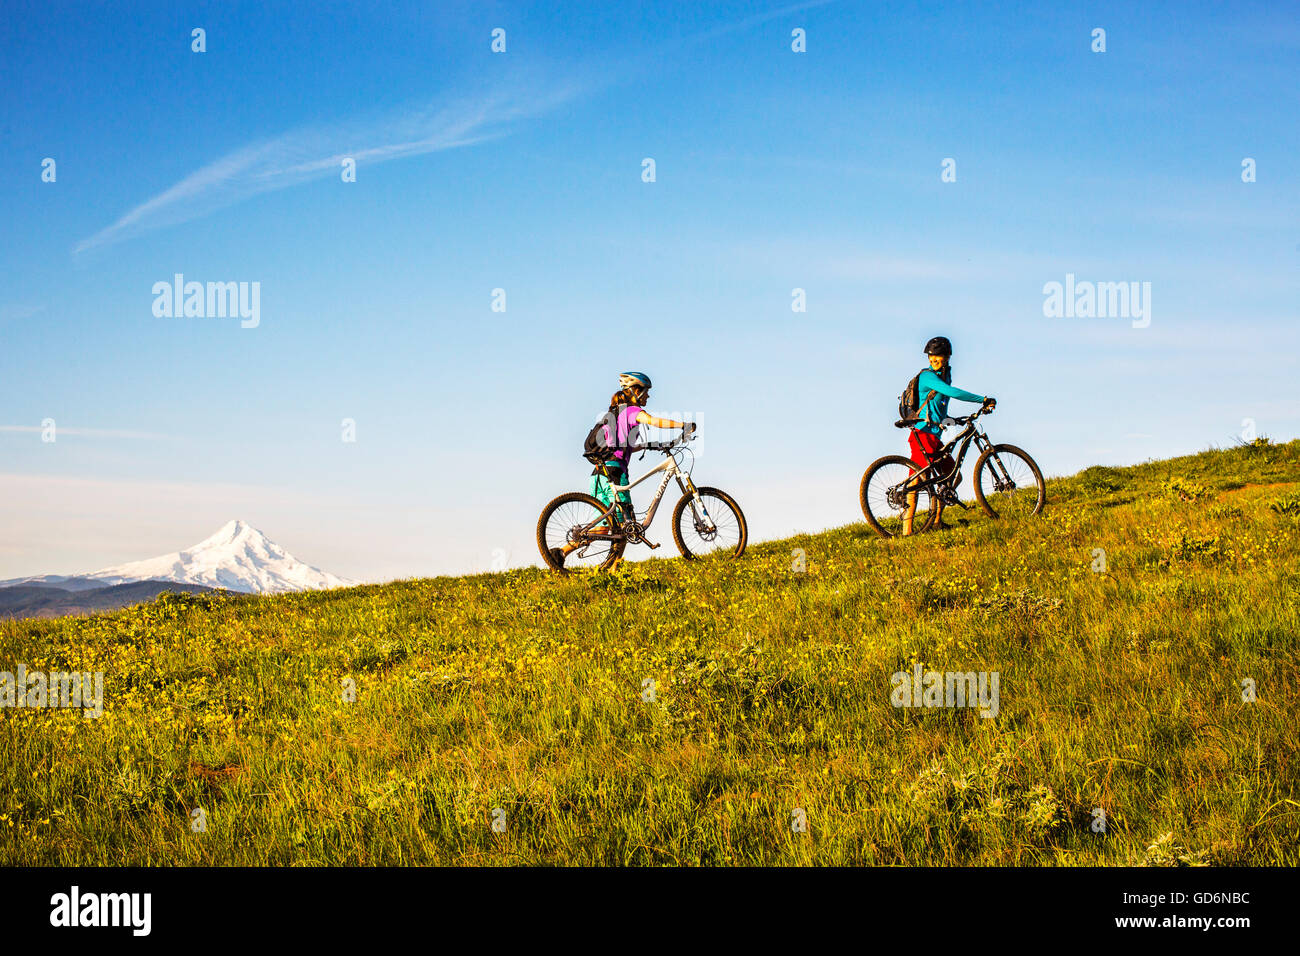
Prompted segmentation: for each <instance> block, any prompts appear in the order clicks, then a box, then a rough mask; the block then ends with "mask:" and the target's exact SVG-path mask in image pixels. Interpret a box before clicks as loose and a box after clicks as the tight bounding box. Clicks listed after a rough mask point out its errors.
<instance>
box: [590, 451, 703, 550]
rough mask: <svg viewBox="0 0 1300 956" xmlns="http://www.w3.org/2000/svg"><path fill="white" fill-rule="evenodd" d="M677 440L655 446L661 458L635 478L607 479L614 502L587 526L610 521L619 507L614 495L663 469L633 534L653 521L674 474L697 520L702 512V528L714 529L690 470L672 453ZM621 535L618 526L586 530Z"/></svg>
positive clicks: (598, 536)
mask: <svg viewBox="0 0 1300 956" xmlns="http://www.w3.org/2000/svg"><path fill="white" fill-rule="evenodd" d="M678 444H679V443H678V442H673V443H671V444H670V445H669V446H668V447H667V448H658V449H656V450H657V451H662V452H663V453H664V460H663V461H661V462H660V463H659V464H657V465H655V466H654V467H653V468H651V469H650V470H649V471H647V472H646V473H645V474H644V475H642V476H641V477H640V478H638V479H637V480H636V481H630V482H628V483H627V484H626V485H616V484H614V483H613V482H611V483H610V487H611V488H612V489H613V491H614V502H613V503H612V504H611V505H610V506H609V507H607V508H606V509H605V511H604V513H602V514H601V516H600V517H599V518H597V519H596V520H595V521H592V522H591V525H590V526H594V525H597V524H601V523H604V522H610V521H611V519H613V518H614V517H615V512H616V511H618V510H619V504H618V495H620V494H622V493H624V492H631V490H632V489H633V488H635V487H636V486H637V485H639V484H641V483H642V482H643V481H648V480H649V479H650V476H651V475H655V474H658V473H659V472H663V478H661V479H660V480H659V487H658V488H656V489H655V493H654V497H653V499H652V500H651V502H650V508H649V509H648V510H647V511H646V513H645V520H644V521H641V522H638V525H639V528H640V530H639V532H637V533H636V535H635V537H637V538H639V537H641V535H642V534H643V533H644V532H645V530H646V529H647V528H649V527H650V523H651V522H652V521H654V519H655V514H656V513H657V512H658V510H659V503H660V502H661V501H663V497H664V492H665V491H667V490H668V482H670V481H672V480H673V479H674V478H676V479H677V486H678V487H679V488H681V490H682V494H683V495H684V496H686V497H689V498H692V499H693V501H692V502H691V507H692V509H694V511H695V517H696V520H697V521H698V520H699V518H700V516H701V515H703V516H704V521H705V525H704V526H705V528H706V529H707V530H708V531H716V530H717V526H716V525H715V524H714V523H713V519H712V518H710V517H709V513H708V510H707V509H706V508H705V507H704V502H703V501H702V500H701V499H700V493H699V492H698V491H696V490H695V482H693V481H691V474H690V472H689V471H683V470H682V467H681V466H680V465H678V464H677V459H676V457H674V456H673V454H672V450H673V448H675V447H677V446H678ZM590 526H589V527H590ZM625 537H628V534H627V532H625V531H622V530H619V531H592V532H589V533H588V534H587V538H589V539H592V540H596V539H605V540H618V539H619V538H625Z"/></svg>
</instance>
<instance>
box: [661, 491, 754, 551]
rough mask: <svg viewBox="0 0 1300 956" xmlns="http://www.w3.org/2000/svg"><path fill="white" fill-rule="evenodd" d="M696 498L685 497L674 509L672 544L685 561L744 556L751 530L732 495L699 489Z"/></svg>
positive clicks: (683, 496)
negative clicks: (673, 542) (708, 557)
mask: <svg viewBox="0 0 1300 956" xmlns="http://www.w3.org/2000/svg"><path fill="white" fill-rule="evenodd" d="M695 490H696V491H697V492H699V495H700V500H699V501H698V502H697V501H696V500H695V496H694V495H682V496H681V498H679V499H678V500H677V506H676V507H675V508H673V541H675V542H676V543H677V550H678V551H680V552H681V553H682V557H683V558H687V559H690V558H700V557H704V556H705V555H709V554H728V555H730V556H731V557H733V558H738V557H740V556H741V555H742V554H744V553H745V545H746V544H747V543H748V541H749V528H748V527H747V526H746V524H745V515H744V513H743V512H742V511H741V510H740V505H738V504H736V502H735V500H734V499H733V498H732V497H731V495H729V494H727V493H726V492H725V491H719V490H718V489H717V488H697V489H695Z"/></svg>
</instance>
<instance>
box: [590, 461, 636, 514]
mask: <svg viewBox="0 0 1300 956" xmlns="http://www.w3.org/2000/svg"><path fill="white" fill-rule="evenodd" d="M605 470H606V472H608V473H609V476H610V478H613V479H614V484H619V485H626V484H627V472H626V471H625V470H624V469H623V463H622V462H621V461H609V462H606V463H605ZM588 492H589V493H590V495H591V496H592V497H593V498H595V499H596V500H597V501H599V502H600V503H601V504H602V505H604V506H605V507H606V508H608V507H609V506H610V505H612V504H613V503H614V498H615V494H616V492H615V491H614V488H613V486H612V485H611V484H610V482H609V479H607V478H606V477H605V476H604V475H602V474H600V473H599V472H595V473H593V474H592V476H591V484H590V486H589V487H588ZM617 496H618V503H619V504H621V505H623V506H624V510H625V511H626V510H630V509H631V507H632V496H631V495H630V494H628V493H627V492H626V491H620V492H617Z"/></svg>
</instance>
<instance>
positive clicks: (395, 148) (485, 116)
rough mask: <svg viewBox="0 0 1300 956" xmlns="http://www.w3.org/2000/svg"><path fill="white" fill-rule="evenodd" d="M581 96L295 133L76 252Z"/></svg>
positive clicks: (545, 92)
mask: <svg viewBox="0 0 1300 956" xmlns="http://www.w3.org/2000/svg"><path fill="white" fill-rule="evenodd" d="M579 91H580V88H579V86H578V84H577V83H576V82H573V81H566V82H561V83H553V84H551V85H549V86H542V85H540V84H537V83H529V82H514V83H513V84H512V85H511V86H510V87H508V88H505V87H503V88H498V89H496V90H492V91H488V92H480V93H477V94H473V95H467V96H458V97H454V98H453V97H448V98H446V99H444V100H441V101H435V102H433V103H429V104H425V105H421V106H408V107H406V108H403V109H401V110H398V111H395V112H392V113H389V114H387V115H384V116H380V117H371V118H368V119H357V120H351V121H346V122H342V123H338V124H335V125H333V126H328V127H302V128H298V129H294V130H290V131H288V132H286V133H283V134H282V135H280V136H277V137H275V138H273V139H270V140H266V141H263V142H257V143H253V144H250V145H247V146H244V147H242V148H240V149H237V150H235V151H234V152H232V153H228V154H226V155H225V156H222V157H220V158H219V159H216V160H213V161H212V162H210V163H208V164H207V165H206V166H203V167H202V168H200V169H198V170H196V171H195V172H193V173H191V174H190V175H188V176H186V177H185V178H184V179H182V180H181V181H180V182H178V183H176V184H175V185H174V186H171V187H170V188H168V189H166V190H164V191H163V192H161V193H159V194H158V195H156V196H154V197H153V198H152V199H149V200H146V201H145V202H143V203H141V204H140V205H138V206H136V207H135V208H134V209H131V210H130V211H128V212H127V213H125V214H124V215H123V216H122V217H121V218H120V219H118V220H117V221H116V222H114V223H113V224H112V225H109V226H106V227H105V228H103V229H101V230H100V231H99V232H97V233H95V234H94V235H93V236H90V237H89V238H86V239H83V240H81V241H80V242H79V243H77V245H76V246H75V247H74V250H73V251H74V253H81V252H85V251H86V250H88V249H93V248H95V247H97V246H106V245H110V244H112V243H115V242H120V241H121V240H123V239H127V238H130V237H132V236H136V235H140V234H141V233H145V232H150V231H152V230H154V229H160V228H162V227H165V226H172V225H177V224H179V223H182V222H189V221H190V220H193V219H197V218H199V217H200V216H204V215H207V214H209V213H211V212H214V211H216V210H218V209H223V208H225V207H227V206H231V205H234V204H235V203H238V202H241V201H243V200H245V199H247V198H249V197H250V196H255V195H257V194H259V193H264V192H271V191H273V190H277V189H285V188H288V187H290V186H295V185H298V184H299V183H303V182H308V181H310V180H313V179H320V178H323V177H325V176H331V175H334V176H337V175H339V173H340V171H341V170H342V163H343V160H344V159H353V160H355V161H356V163H357V166H358V168H364V167H366V166H374V165H376V164H378V163H384V162H388V161H389V160H393V159H400V158H402V157H406V156H419V155H422V154H425V153H436V152H439V151H442V150H447V149H456V148H458V147H462V146H470V145H472V144H474V143H481V142H484V141H486V140H490V139H495V138H497V137H500V136H503V135H506V134H507V133H509V132H510V128H511V126H512V125H513V124H515V123H517V122H519V121H521V120H524V119H528V118H531V117H535V116H539V115H542V114H544V113H547V112H549V111H551V110H554V109H556V108H557V107H559V106H560V105H562V104H563V103H565V102H566V101H568V100H570V99H572V98H573V97H575V96H576V95H577V94H578V93H579Z"/></svg>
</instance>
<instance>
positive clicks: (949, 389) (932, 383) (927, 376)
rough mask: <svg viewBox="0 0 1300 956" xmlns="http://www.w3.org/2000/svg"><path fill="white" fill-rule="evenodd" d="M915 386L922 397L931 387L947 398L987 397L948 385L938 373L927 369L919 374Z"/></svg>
mask: <svg viewBox="0 0 1300 956" xmlns="http://www.w3.org/2000/svg"><path fill="white" fill-rule="evenodd" d="M916 387H917V388H918V389H919V390H920V392H921V395H922V397H924V395H925V393H926V392H929V391H930V390H931V389H933V390H934V391H936V392H938V393H939V394H940V395H947V396H948V397H949V398H955V399H958V400H959V401H963V402H982V401H984V400H985V398H987V397H988V396H986V395H976V394H975V393H974V392H968V391H966V390H965V389H964V388H958V387H957V386H956V385H949V384H948V383H947V382H945V381H944V380H943V379H941V378H940V377H939V376H938V375H935V374H934V372H931V371H928V370H927V371H926V372H924V373H923V374H922V375H921V378H920V380H919V381H918V382H917V383H916Z"/></svg>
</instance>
